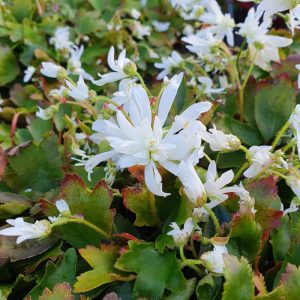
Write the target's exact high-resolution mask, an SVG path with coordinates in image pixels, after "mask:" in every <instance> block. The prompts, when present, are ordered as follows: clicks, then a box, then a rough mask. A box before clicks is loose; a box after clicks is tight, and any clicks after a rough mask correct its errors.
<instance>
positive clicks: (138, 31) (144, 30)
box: [132, 22, 151, 40]
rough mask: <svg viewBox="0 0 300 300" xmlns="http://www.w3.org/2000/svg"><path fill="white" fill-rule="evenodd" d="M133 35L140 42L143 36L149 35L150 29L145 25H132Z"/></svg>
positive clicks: (137, 23)
mask: <svg viewBox="0 0 300 300" xmlns="http://www.w3.org/2000/svg"><path fill="white" fill-rule="evenodd" d="M132 33H133V35H134V36H136V37H137V38H138V39H140V40H142V39H143V38H144V36H149V35H151V27H150V26H147V25H142V24H141V23H140V22H136V23H135V24H134V29H133V32H132Z"/></svg>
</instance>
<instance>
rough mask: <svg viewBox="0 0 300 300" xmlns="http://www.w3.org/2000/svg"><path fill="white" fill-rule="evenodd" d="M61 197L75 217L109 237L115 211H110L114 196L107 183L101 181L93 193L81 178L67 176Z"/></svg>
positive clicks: (71, 175) (73, 175)
mask: <svg viewBox="0 0 300 300" xmlns="http://www.w3.org/2000/svg"><path fill="white" fill-rule="evenodd" d="M61 196H62V198H63V199H64V200H65V201H66V202H67V203H68V205H69V207H70V211H71V213H72V214H73V215H81V216H83V217H84V219H85V220H86V221H88V222H90V223H91V224H93V225H95V226H97V227H98V228H100V229H102V230H103V231H104V232H105V233H107V234H108V235H110V234H111V230H112V224H113V218H114V216H115V210H114V209H110V206H111V203H112V200H113V195H112V191H111V190H110V189H109V188H108V186H107V184H106V183H105V181H99V182H98V183H97V184H96V185H95V187H94V189H93V190H92V191H91V190H89V189H88V188H87V187H86V186H85V184H84V181H83V180H82V178H81V177H79V176H78V175H75V174H66V176H65V179H64V181H63V183H62V194H61Z"/></svg>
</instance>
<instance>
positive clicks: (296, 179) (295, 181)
mask: <svg viewBox="0 0 300 300" xmlns="http://www.w3.org/2000/svg"><path fill="white" fill-rule="evenodd" d="M286 184H287V185H288V186H289V187H290V188H291V189H292V191H293V192H294V193H295V195H296V196H297V197H298V198H299V199H300V176H299V175H298V176H297V175H296V174H291V175H289V176H287V179H286Z"/></svg>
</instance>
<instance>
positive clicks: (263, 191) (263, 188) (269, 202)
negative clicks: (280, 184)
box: [247, 176, 282, 231]
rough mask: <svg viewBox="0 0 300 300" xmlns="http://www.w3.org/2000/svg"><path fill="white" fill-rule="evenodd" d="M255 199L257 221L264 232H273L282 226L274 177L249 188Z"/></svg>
mask: <svg viewBox="0 0 300 300" xmlns="http://www.w3.org/2000/svg"><path fill="white" fill-rule="evenodd" d="M247 190H248V191H249V192H250V195H251V197H253V198H254V199H255V209H256V210H257V212H256V214H255V219H256V221H257V222H258V223H259V224H260V225H261V226H262V228H263V229H264V230H267V231H271V230H272V229H274V228H276V227H278V226H279V225H280V220H281V217H282V211H281V210H280V207H281V201H280V198H279V196H278V191H277V184H276V181H275V179H274V177H273V176H269V177H266V178H263V179H260V180H257V181H254V182H252V183H251V184H249V185H248V186H247Z"/></svg>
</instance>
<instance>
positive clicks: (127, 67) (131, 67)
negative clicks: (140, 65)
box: [123, 61, 137, 76]
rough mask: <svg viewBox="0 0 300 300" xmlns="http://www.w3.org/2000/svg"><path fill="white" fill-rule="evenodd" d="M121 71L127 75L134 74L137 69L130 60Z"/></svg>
mask: <svg viewBox="0 0 300 300" xmlns="http://www.w3.org/2000/svg"><path fill="white" fill-rule="evenodd" d="M123 71H124V73H125V74H126V75H128V76H134V75H135V74H136V71H137V67H136V64H135V63H134V62H132V61H129V62H128V63H127V64H126V65H125V66H124V68H123Z"/></svg>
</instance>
